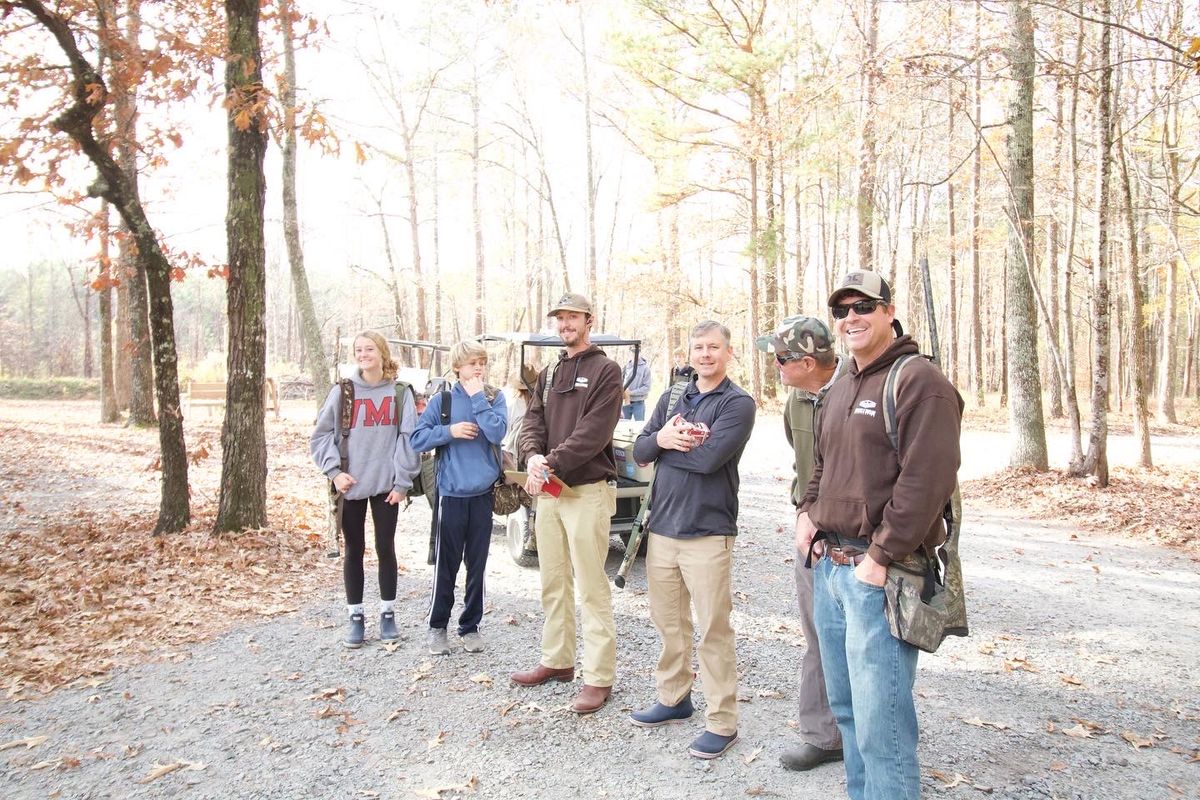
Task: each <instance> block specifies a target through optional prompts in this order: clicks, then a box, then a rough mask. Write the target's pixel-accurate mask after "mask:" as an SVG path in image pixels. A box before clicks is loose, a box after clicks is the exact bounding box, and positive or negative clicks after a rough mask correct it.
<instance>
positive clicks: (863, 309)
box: [829, 299, 883, 319]
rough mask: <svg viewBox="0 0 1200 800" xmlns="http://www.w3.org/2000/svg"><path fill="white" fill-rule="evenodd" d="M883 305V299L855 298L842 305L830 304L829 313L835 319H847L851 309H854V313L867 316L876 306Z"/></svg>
mask: <svg viewBox="0 0 1200 800" xmlns="http://www.w3.org/2000/svg"><path fill="white" fill-rule="evenodd" d="M881 305H883V301H882V300H870V299H866V300H855V301H854V302H853V303H846V304H845V305H842V306H830V307H829V313H830V314H831V315H832V316H833V318H834V319H845V318H846V317H848V316H850V309H854V313H855V314H857V315H858V316H860V317H865V316H866V315H867V314H871V313H873V312H874V311H875V309H876V308H878V307H879V306H881Z"/></svg>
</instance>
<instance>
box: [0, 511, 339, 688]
mask: <svg viewBox="0 0 1200 800" xmlns="http://www.w3.org/2000/svg"><path fill="white" fill-rule="evenodd" d="M276 518H281V519H282V518H286V515H283V514H280V515H277V517H276ZM154 522H155V518H154V516H153V515H149V514H140V515H139V514H132V515H126V514H121V513H113V512H111V511H110V512H101V513H96V512H88V511H76V512H73V513H71V514H70V515H67V516H66V517H65V518H60V519H59V520H57V521H55V522H53V523H51V524H48V525H45V526H42V527H39V528H36V529H29V530H19V531H16V532H14V533H12V534H10V535H9V536H8V537H7V540H6V542H5V546H4V548H3V549H2V550H0V609H3V615H2V616H3V618H2V619H0V642H3V644H4V647H0V674H3V675H5V676H7V678H6V685H5V686H4V687H3V688H4V690H6V691H7V693H8V696H9V697H12V698H20V697H28V696H30V694H31V693H44V692H48V691H50V690H52V689H54V688H57V687H59V686H62V685H64V684H67V683H70V682H71V681H74V680H77V679H80V678H85V677H88V676H93V675H97V674H101V673H104V672H106V671H108V670H110V669H112V668H113V667H114V666H116V665H118V664H128V663H133V662H135V661H137V660H141V659H144V658H145V657H147V656H149V655H151V654H157V653H165V652H169V651H171V650H172V649H173V648H178V647H180V646H182V645H187V644H191V643H194V642H198V641H201V640H203V639H204V638H206V637H208V636H210V635H212V634H214V633H217V632H220V631H222V630H225V629H226V628H228V627H229V625H230V624H231V623H232V622H234V621H236V620H239V619H246V618H255V617H259V616H261V615H263V614H268V615H269V614H275V613H279V611H280V609H285V608H290V609H295V608H297V607H298V605H299V603H300V602H301V601H302V600H303V599H304V598H306V597H311V596H312V594H313V592H314V591H315V590H316V588H317V587H318V586H320V585H322V584H325V583H327V582H328V581H329V580H330V578H329V575H328V574H327V573H328V572H329V570H330V569H331V567H330V566H329V562H327V561H326V559H325V558H324V555H323V552H322V551H323V548H322V547H321V545H320V543H318V542H314V541H311V540H310V538H309V537H308V536H307V535H306V534H305V533H304V532H302V531H296V530H290V529H280V530H260V531H252V532H248V533H243V534H237V535H228V534H227V535H214V534H212V533H210V531H211V529H212V525H213V520H212V517H211V510H205V509H201V510H200V511H199V513H198V514H197V519H196V521H195V522H194V523H193V524H192V525H191V526H190V527H189V528H188V530H187V531H185V532H183V533H180V534H175V535H170V536H158V537H156V536H154V535H152V531H153V528H154ZM284 565H286V569H284V568H282V567H283V566H284ZM256 568H260V569H261V571H260V569H256Z"/></svg>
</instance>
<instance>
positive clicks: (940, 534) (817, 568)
mask: <svg viewBox="0 0 1200 800" xmlns="http://www.w3.org/2000/svg"><path fill="white" fill-rule="evenodd" d="M829 309H830V313H831V315H832V316H833V319H834V329H835V331H836V332H837V333H838V335H839V336H841V338H842V340H843V342H844V343H845V345H846V349H847V350H848V351H849V353H850V356H851V364H850V369H849V373H848V374H847V375H846V376H845V377H843V378H842V379H840V380H838V381H836V382H835V383H834V385H833V386H832V387H831V388H830V390H829V393H828V394H827V395H826V397H825V403H824V410H823V411H822V415H821V419H820V429H819V431H818V432H817V443H816V444H817V446H816V464H815V468H814V470H813V476H812V479H811V480H810V481H809V484H808V490H807V491H806V492H805V495H804V498H803V500H802V501H801V502H800V505H799V507H798V512H799V513H798V516H797V518H796V545H797V547H798V548H799V549H800V550H801V551H802V552H808V551H809V550H810V546H811V552H812V555H813V557H814V558H819V559H820V560H819V561H818V562H817V563H816V564H815V565H814V567H813V570H814V575H813V584H814V589H813V617H814V622H815V624H816V628H817V636H818V638H819V639H820V643H821V666H822V668H823V670H824V672H825V687H826V690H827V692H828V695H829V705H830V708H831V709H832V710H833V715H834V717H835V718H836V719H837V723H838V729H839V730H840V731H841V734H842V747H843V753H844V760H845V765H846V791H847V793H848V794H849V795H850V797H851V799H852V800H900V799H901V798H903V799H904V800H908V799H909V798H918V797H919V796H920V790H921V775H920V765H919V763H918V761H917V715H916V708H915V706H914V703H913V684H914V682H915V680H916V667H917V649H916V648H915V647H913V646H912V645H909V644H907V643H905V642H902V641H900V640H899V639H896V638H894V637H893V636H892V635H891V632H890V630H889V628H888V623H887V618H886V616H885V614H884V591H883V586H884V582H885V580H886V578H887V568H888V565H889V564H891V563H892V562H893V561H900V560H901V559H904V558H906V557H908V556H916V557H918V558H920V557H923V556H924V555H925V554H928V553H931V552H932V549H933V548H934V547H936V546H937V545H938V544H940V543H941V542H942V541H943V540H944V539H945V536H946V532H945V528H944V525H943V521H942V517H941V512H942V509H943V508H944V507H945V504H946V501H947V500H948V499H949V497H950V495H951V493H952V492H953V491H954V486H955V477H956V474H957V472H958V465H959V446H958V436H959V424H960V422H961V419H962V409H963V402H962V398H961V397H960V396H959V394H958V392H957V391H956V390H955V389H954V387H953V386H952V385H951V384H950V382H949V381H947V380H946V378H945V377H944V376H943V375H942V374H941V372H939V371H938V369H937V368H936V367H935V366H934V365H933V364H931V363H929V362H928V361H926V360H924V359H915V360H913V361H912V362H911V364H910V365H909V366H907V367H906V369H905V370H904V372H903V373H902V375H901V377H900V379H899V380H898V381H897V385H896V432H897V446H896V447H893V446H892V443H891V441H890V440H889V438H888V436H887V432H886V430H885V428H884V422H883V407H884V397H883V392H884V382H885V381H886V379H887V375H888V371H889V370H890V368H891V365H892V362H894V361H895V360H896V359H897V358H899V357H900V356H902V355H905V354H908V353H916V352H918V350H917V345H916V342H914V341H913V339H912V337H910V336H900V337H895V336H894V334H893V326H892V323H893V321H894V320H895V314H896V307H895V306H894V305H892V293H891V288H890V287H889V286H888V285H887V282H886V281H884V280H883V278H881V277H880V276H879V275H878V274H876V273H874V272H870V271H866V270H856V271H854V272H850V273H849V274H847V275H846V277H845V278H844V279H843V280H842V282H841V284H840V285H839V286H838V288H837V289H835V290H834V292H833V294H831V295H830V296H829Z"/></svg>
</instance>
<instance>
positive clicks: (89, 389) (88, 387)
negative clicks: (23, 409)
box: [0, 378, 100, 400]
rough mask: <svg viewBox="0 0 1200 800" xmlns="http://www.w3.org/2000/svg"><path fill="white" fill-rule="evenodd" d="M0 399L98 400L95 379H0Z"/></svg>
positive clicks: (98, 393) (98, 392)
mask: <svg viewBox="0 0 1200 800" xmlns="http://www.w3.org/2000/svg"><path fill="white" fill-rule="evenodd" d="M0 397H7V398H11V399H16V400H98V399H99V398H100V381H99V380H98V379H96V378H0Z"/></svg>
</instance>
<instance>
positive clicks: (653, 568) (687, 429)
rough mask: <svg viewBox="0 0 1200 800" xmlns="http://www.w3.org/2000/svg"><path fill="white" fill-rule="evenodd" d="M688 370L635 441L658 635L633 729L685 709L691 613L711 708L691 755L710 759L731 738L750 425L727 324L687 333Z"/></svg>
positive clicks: (749, 404) (688, 706)
mask: <svg viewBox="0 0 1200 800" xmlns="http://www.w3.org/2000/svg"><path fill="white" fill-rule="evenodd" d="M689 339H690V348H689V349H690V353H691V364H692V367H694V368H695V374H694V375H693V376H692V378H691V379H690V381H689V383H688V387H687V389H686V390H685V391H684V393H683V396H682V397H680V398H679V401H678V402H677V403H676V404H675V407H674V408H667V403H668V401H669V399H670V398H669V394H670V393H669V392H664V393H663V395H662V397H661V398H659V401H658V404H657V406H656V407H655V409H654V414H653V415H652V416H651V417H650V420H649V422H647V423H646V427H645V428H643V429H642V433H641V435H640V436H638V439H637V442H636V443H635V444H634V450H633V453H634V457H635V458H636V459H637V460H638V462H640V463H643V464H645V463H649V462H651V461H653V462H655V470H656V472H655V478H654V487H653V488H652V489H651V494H650V509H651V510H650V518H649V522H648V524H647V529H648V530H649V531H650V541H649V546H648V551H647V555H646V582H647V585H648V587H649V590H650V619H651V620H652V621H653V622H654V627H655V628H657V629H658V632H659V635H660V636H661V637H662V641H663V646H662V653H661V654H660V655H659V659H658V667H657V669H656V670H655V672H654V678H655V682H656V684H657V687H658V702H657V703H655V704H654V705H652V706H650V707H649V708H646V709H643V710H641V711H635V712H633V713H632V714H631V715H630V717H629V719H630V722H632V723H633V724H634V725H638V726H641V727H645V728H654V727H658V726H659V725H665V724H668V723H671V722H678V721H680V720H684V719H687V718H688V717H690V716H691V715H692V712H693V708H692V699H691V692H692V658H691V655H692V634H693V630H694V628H693V623H692V612H691V608H689V603H690V604H691V605H692V606H694V607H695V611H696V621H695V627H699V629H700V644H699V647H698V648H697V652H698V654H699V657H700V678H701V680H702V682H703V685H704V699H705V701H706V703H707V706H708V710H707V713H706V720H705V731H704V733H703V734H701V735H700V736H699V737H697V738H696V739H695V741H693V742H692V744H691V746H690V747H689V748H688V752H689V753H691V754H692V755H693V756H696V757H697V758H716V757H717V756H719V755H721V754H722V753H724V752H725V751H726V750H728V749H729V748H730V747H731V746H732V745H733V743H734V742H735V741H736V740H737V655H736V653H735V651H734V634H733V626H732V625H731V624H730V621H729V616H730V613H731V612H732V610H733V598H732V592H731V591H730V585H729V583H730V581H729V577H730V568H731V566H732V555H733V537H734V536H736V535H737V513H738V501H737V491H738V461H739V459H741V457H742V450H743V448H745V446H746V442H747V440H749V438H750V432H751V430H752V429H753V427H754V412H755V407H754V400H753V399H752V398H751V397H750V395H748V394H746V392H744V391H743V390H742V389H741V388H739V387H738V386H736V385H734V383H733V382H732V381H730V380H729V378H728V377H726V374H725V373H726V371H727V369H728V366H729V361H730V359H731V358H733V347H732V346H731V345H730V336H729V329H728V328H726V327H725V326H724V325H721V324H720V323H717V322H712V321H708V322H701V323H700V324H699V325H697V326H696V327H695V328H693V329H692V332H691V336H690V337H689Z"/></svg>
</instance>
